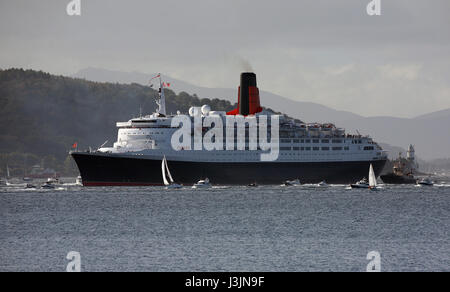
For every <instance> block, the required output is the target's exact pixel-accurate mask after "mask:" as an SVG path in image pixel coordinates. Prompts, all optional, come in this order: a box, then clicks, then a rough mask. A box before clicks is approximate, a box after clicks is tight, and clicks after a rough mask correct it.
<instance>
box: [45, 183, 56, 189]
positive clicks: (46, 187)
mask: <svg viewBox="0 0 450 292" xmlns="http://www.w3.org/2000/svg"><path fill="white" fill-rule="evenodd" d="M55 188H56V187H55V185H54V184H52V183H49V182H46V183H44V184H43V185H42V186H41V189H44V190H54V189H55Z"/></svg>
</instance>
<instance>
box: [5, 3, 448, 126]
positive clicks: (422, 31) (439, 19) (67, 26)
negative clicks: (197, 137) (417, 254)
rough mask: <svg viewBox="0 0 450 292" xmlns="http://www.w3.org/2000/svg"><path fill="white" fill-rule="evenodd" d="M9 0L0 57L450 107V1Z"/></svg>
mask: <svg viewBox="0 0 450 292" xmlns="http://www.w3.org/2000/svg"><path fill="white" fill-rule="evenodd" d="M69 2H70V0H0V68H2V69H6V68H10V67H23V68H31V69H39V70H44V71H49V72H51V73H57V74H64V75H71V74H74V73H75V72H77V71H78V70H80V69H83V68H85V67H99V68H105V69H110V70H121V71H128V72H130V71H139V72H144V73H151V72H161V73H164V74H166V75H170V76H172V77H174V78H178V79H182V80H185V81H187V82H190V83H193V84H196V85H200V86H206V87H232V88H235V87H236V86H237V83H238V79H239V76H238V74H239V73H240V72H241V71H243V70H249V69H252V70H254V71H255V72H256V73H257V76H258V85H259V88H260V89H262V90H266V91H271V92H273V93H277V94H280V95H283V96H286V97H289V98H291V99H294V100H301V101H311V102H316V103H320V104H324V105H327V106H330V107H333V108H336V109H341V110H349V111H352V112H355V113H358V114H362V115H365V116H374V115H394V116H399V117H413V116H416V115H420V114H423V113H427V112H432V111H437V110H441V109H446V108H450V83H449V80H450V17H449V14H450V1H448V0H429V1H425V0H420V1H419V0H381V2H382V15H381V16H368V15H367V13H366V5H367V4H368V3H369V2H370V0H294V1H283V0H281V1H280V0H277V1H275V0H270V1H267V0H179V1H174V0H161V1H149V0H81V5H82V15H81V16H68V15H67V14H66V5H67V4H68V3H69Z"/></svg>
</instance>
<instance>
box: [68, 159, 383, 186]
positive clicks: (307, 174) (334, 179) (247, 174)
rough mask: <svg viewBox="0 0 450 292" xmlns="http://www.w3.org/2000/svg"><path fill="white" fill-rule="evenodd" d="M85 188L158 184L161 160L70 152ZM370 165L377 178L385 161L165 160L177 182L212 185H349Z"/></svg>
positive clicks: (365, 173) (160, 176) (160, 179)
mask: <svg viewBox="0 0 450 292" xmlns="http://www.w3.org/2000/svg"><path fill="white" fill-rule="evenodd" d="M71 155H72V157H73V158H74V160H75V162H76V163H77V165H78V169H79V170H80V174H81V177H82V180H83V185H85V186H146V185H162V174H161V160H162V157H161V160H149V159H142V158H124V157H117V156H114V155H111V154H110V155H105V154H95V153H72V154H71ZM371 163H372V165H373V168H374V171H375V174H376V175H377V176H378V175H379V174H380V173H381V171H382V170H383V167H384V164H385V163H386V160H376V161H352V162H350V161H346V162H298V163H295V162H294V163H292V162H289V163H288V162H281V163H280V162H257V163H219V162H181V161H169V162H168V164H169V168H170V172H171V173H172V176H173V177H174V179H175V180H176V181H177V182H178V183H182V184H184V185H192V184H193V183H196V182H197V181H198V180H200V179H203V178H206V177H208V178H209V179H210V181H211V182H212V183H213V184H216V185H217V184H219V185H248V184H251V183H255V182H256V183H257V184H266V185H267V184H280V183H282V182H284V181H286V180H290V179H296V178H299V179H300V181H301V182H302V183H319V182H320V181H323V180H325V181H326V182H327V183H331V184H350V183H354V182H355V181H358V180H360V179H361V178H363V177H366V176H367V174H368V171H369V165H370V164H371Z"/></svg>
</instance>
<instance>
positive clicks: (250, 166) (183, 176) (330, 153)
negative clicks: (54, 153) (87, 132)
mask: <svg viewBox="0 0 450 292" xmlns="http://www.w3.org/2000/svg"><path fill="white" fill-rule="evenodd" d="M159 83H160V89H159V100H158V102H157V103H158V105H159V108H158V110H157V111H156V112H155V113H153V114H151V115H148V116H141V117H139V118H134V119H131V120H129V121H128V122H118V123H117V127H118V138H117V141H116V142H115V143H114V145H113V147H101V148H99V149H97V150H96V151H88V152H78V151H73V152H71V155H72V157H73V158H74V160H75V162H76V163H77V165H78V168H79V170H80V174H81V176H82V180H83V184H84V185H85V186H147V185H162V184H163V178H162V173H161V161H162V159H163V157H164V156H165V157H166V159H167V161H168V163H169V165H170V170H171V172H172V175H173V176H174V177H175V178H176V180H177V182H179V183H182V184H186V185H187V184H193V183H195V182H197V181H198V180H199V179H201V178H205V177H208V178H209V179H210V180H211V182H213V183H214V184H224V185H248V184H250V183H255V182H256V183H258V184H279V183H281V182H283V181H285V180H288V179H295V178H299V179H300V180H301V181H302V182H303V183H318V182H320V181H324V180H325V181H326V182H328V183H334V184H340V183H342V184H348V183H353V182H355V181H357V180H360V179H361V178H363V177H365V176H366V175H367V169H368V168H369V166H370V164H372V165H373V168H374V171H375V174H376V176H377V177H378V176H379V174H380V173H381V171H382V170H383V167H384V165H385V163H386V160H387V155H386V153H385V152H384V151H383V150H382V149H381V147H380V146H379V145H378V144H377V143H376V142H374V141H373V140H372V139H371V138H370V137H368V136H361V135H348V134H346V133H345V130H344V129H341V128H337V127H336V126H335V125H333V124H331V123H328V124H319V123H309V124H308V123H304V122H301V121H298V120H294V119H291V118H288V117H286V116H279V140H277V141H279V144H278V146H277V147H278V149H277V150H278V151H279V154H278V156H277V159H275V160H273V161H261V159H260V157H261V154H263V153H265V152H267V151H263V150H262V149H261V148H259V147H258V149H256V150H250V149H249V139H248V137H249V136H248V135H249V127H248V126H246V128H245V133H246V138H245V143H246V144H245V149H244V150H237V149H238V148H237V147H236V148H234V150H212V151H210V150H206V149H204V147H202V148H201V149H200V150H191V149H194V147H193V145H194V139H195V137H194V135H192V136H191V137H190V139H191V141H190V142H191V147H186V148H180V149H174V148H173V147H172V144H171V138H172V135H173V134H174V133H175V132H176V131H177V130H179V126H172V119H174V118H175V117H176V116H177V115H180V113H177V115H167V114H166V109H165V96H164V89H163V82H162V80H161V77H160V76H159ZM238 95H239V96H238V107H237V108H236V109H235V110H233V111H230V112H228V113H227V112H222V111H212V110H211V109H210V108H209V106H208V105H204V106H203V107H201V108H199V107H192V108H191V109H190V110H189V116H188V117H189V119H190V120H191V121H192V128H194V124H195V123H194V119H195V118H196V117H201V119H202V120H204V119H205V118H206V117H218V118H220V119H222V120H223V124H224V125H225V124H226V122H225V120H226V117H227V116H246V117H249V116H254V117H256V118H259V117H261V116H271V115H273V113H272V112H271V111H268V110H265V109H263V108H262V107H261V105H260V98H259V90H258V87H257V83H256V75H255V74H254V73H242V74H241V85H240V86H239V89H238ZM202 125H203V124H202ZM270 127H271V124H270V122H269V125H268V128H270ZM201 130H202V131H201V132H202V135H203V136H204V135H205V133H207V132H208V130H209V128H208V127H205V126H204V125H203V127H202V129H201ZM236 131H237V129H234V133H235V134H234V138H236ZM192 132H194V129H193V131H192ZM224 132H225V130H224ZM203 136H202V137H203ZM224 137H225V135H224ZM227 139H228V137H227ZM233 140H234V141H233V143H234V145H235V146H236V139H233ZM226 142H227V141H226V139H224V141H223V143H224V144H226ZM189 148H190V149H189Z"/></svg>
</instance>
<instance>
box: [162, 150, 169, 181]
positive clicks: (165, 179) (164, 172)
mask: <svg viewBox="0 0 450 292" xmlns="http://www.w3.org/2000/svg"><path fill="white" fill-rule="evenodd" d="M165 164H166V156H164V158H163V160H162V163H161V171H162V177H163V182H164V185H166V186H168V185H170V184H169V182H168V181H167V178H166V165H165Z"/></svg>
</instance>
